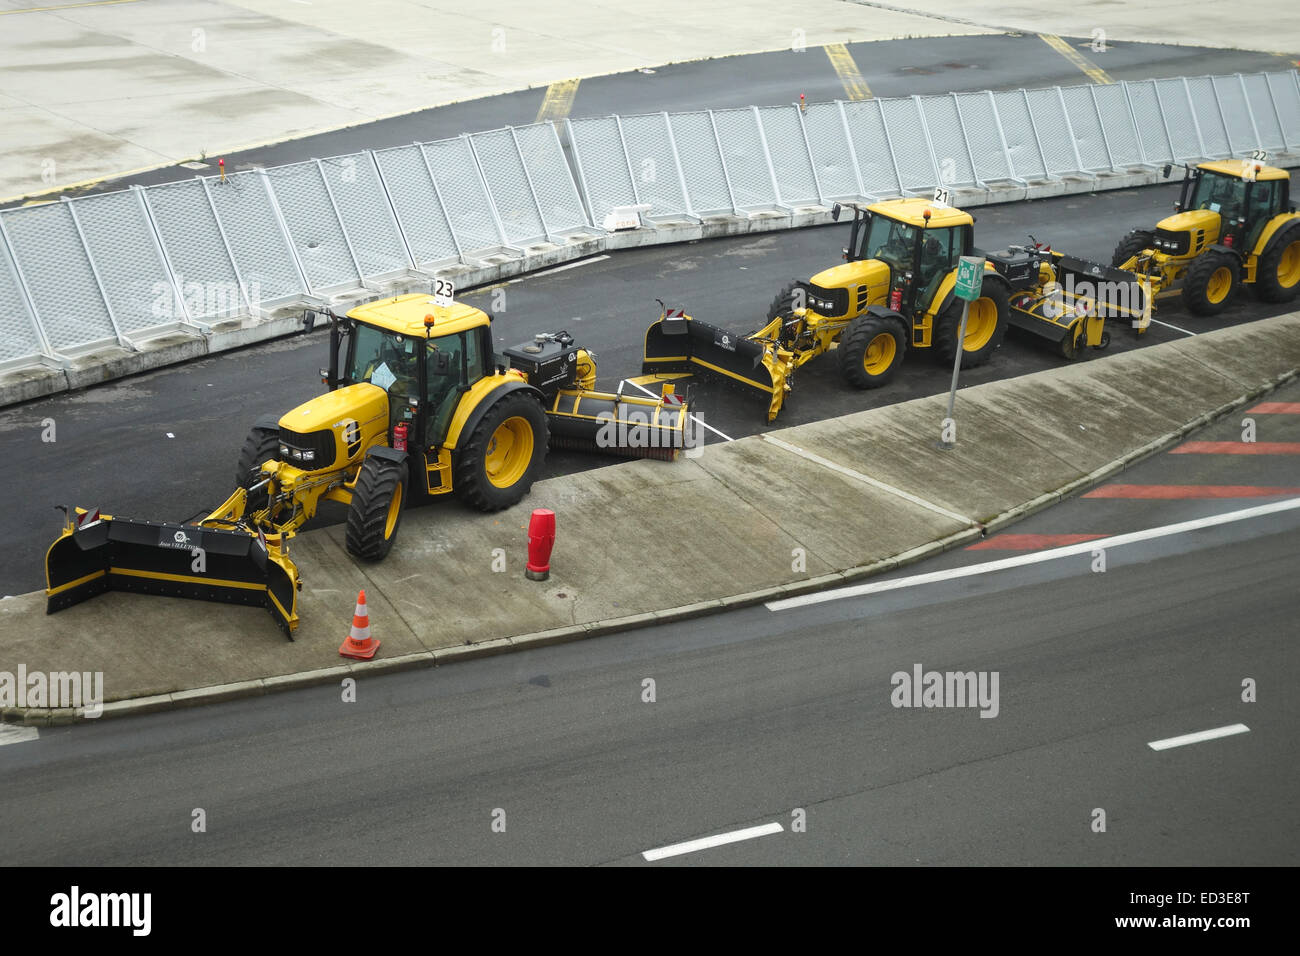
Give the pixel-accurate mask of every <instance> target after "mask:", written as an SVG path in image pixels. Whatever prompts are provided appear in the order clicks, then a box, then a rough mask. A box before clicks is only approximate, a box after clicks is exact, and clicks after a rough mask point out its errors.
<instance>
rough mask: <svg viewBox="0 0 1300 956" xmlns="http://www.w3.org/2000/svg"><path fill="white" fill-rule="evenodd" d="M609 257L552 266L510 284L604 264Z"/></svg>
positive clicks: (595, 257)
mask: <svg viewBox="0 0 1300 956" xmlns="http://www.w3.org/2000/svg"><path fill="white" fill-rule="evenodd" d="M608 258H609V256H607V255H606V256H592V257H591V258H590V259H579V260H578V261H577V262H566V263H564V265H562V266H552V267H551V268H549V269H543V270H542V271H541V272H530V273H528V275H526V276H519V277H518V278H517V279H510V280H509V281H510V282H523V281H524V280H525V279H538V278H541V277H542V276H549V275H554V274H555V273H557V272H564V271H565V270H566V269H576V268H578V266H589V265H591V264H592V263H593V262H604V261H605V260H606V259H608Z"/></svg>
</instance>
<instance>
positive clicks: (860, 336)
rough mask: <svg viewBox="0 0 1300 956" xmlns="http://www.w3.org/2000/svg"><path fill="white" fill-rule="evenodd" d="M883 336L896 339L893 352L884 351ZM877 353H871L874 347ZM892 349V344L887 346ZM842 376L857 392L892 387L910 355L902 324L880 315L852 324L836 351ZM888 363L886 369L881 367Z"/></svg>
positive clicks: (865, 316) (891, 350)
mask: <svg viewBox="0 0 1300 956" xmlns="http://www.w3.org/2000/svg"><path fill="white" fill-rule="evenodd" d="M882 335H888V336H890V337H891V338H892V339H893V345H892V349H890V350H888V351H881V350H880V346H881V343H880V342H878V341H877V340H878V339H879V337H880V336H882ZM873 345H875V346H876V352H875V353H874V354H872V353H871V349H872V346H873ZM885 346H886V348H887V349H889V346H888V343H885ZM835 351H836V354H838V355H839V360H840V376H841V377H842V378H843V379H844V381H845V382H847V383H848V384H849V385H852V386H853V387H854V388H879V387H880V386H882V385H888V384H889V382H890V381H891V380H892V379H893V377H894V375H896V374H897V372H898V367H899V366H900V365H902V364H903V356H904V354H906V352H907V333H906V331H905V330H904V327H903V324H902V322H901V321H898V320H895V319H891V318H886V317H885V316H879V315H870V314H868V315H860V316H858V317H857V318H856V319H854V320H853V321H852V322H850V323H849V327H848V329H847V330H846V331H845V332H844V335H843V336H842V337H841V338H840V345H839V348H837V349H836V350H835ZM882 362H883V363H887V364H885V365H884V366H883V367H882V366H881V363H882Z"/></svg>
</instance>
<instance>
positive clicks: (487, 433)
mask: <svg viewBox="0 0 1300 956" xmlns="http://www.w3.org/2000/svg"><path fill="white" fill-rule="evenodd" d="M548 441H550V429H549V428H548V426H547V424H546V412H545V411H543V410H542V405H541V403H540V402H539V401H538V400H537V398H536V396H534V395H533V393H531V392H527V391H515V392H511V393H510V394H509V395H506V396H505V397H504V398H502V399H500V400H499V401H498V402H497V403H496V404H495V405H493V406H492V407H491V408H489V409H488V411H487V414H486V415H484V416H483V419H482V421H480V422H479V423H478V426H477V427H476V428H475V429H474V433H473V435H471V436H470V439H469V443H468V444H467V445H465V446H464V447H463V448H462V449H461V451H460V462H459V464H458V465H457V466H456V477H455V482H456V490H457V491H458V492H460V493H461V494H462V495H463V496H464V498H465V500H466V501H467V502H469V504H470V505H472V506H473V507H475V508H477V509H478V510H479V511H500V510H501V509H502V508H509V507H510V506H511V505H513V504H518V503H519V501H520V500H522V499H523V497H524V495H526V494H528V492H529V490H530V489H531V488H532V487H533V482H534V481H536V480H537V477H538V475H539V474H540V473H541V471H542V466H543V465H544V464H545V462H546V445H547V442H548Z"/></svg>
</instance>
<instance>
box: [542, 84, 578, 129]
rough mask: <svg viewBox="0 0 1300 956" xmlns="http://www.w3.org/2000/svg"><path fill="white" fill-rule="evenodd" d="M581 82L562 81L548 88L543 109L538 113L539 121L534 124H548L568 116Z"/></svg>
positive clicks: (543, 100) (543, 101)
mask: <svg viewBox="0 0 1300 956" xmlns="http://www.w3.org/2000/svg"><path fill="white" fill-rule="evenodd" d="M580 82H581V81H580V80H561V81H560V82H558V83H552V84H551V85H550V86H548V87H547V88H546V96H545V97H544V98H543V99H542V108H541V109H540V110H538V111H537V119H536V120H534V121H533V122H535V123H547V122H550V121H552V120H562V119H564V118H565V117H566V116H568V115H569V110H571V109H573V98H574V97H575V96H577V95H578V83H580Z"/></svg>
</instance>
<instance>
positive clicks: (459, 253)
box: [415, 134, 504, 269]
mask: <svg viewBox="0 0 1300 956" xmlns="http://www.w3.org/2000/svg"><path fill="white" fill-rule="evenodd" d="M461 135H464V134H461ZM415 150H416V152H418V153H419V154H420V160H421V161H422V162H423V163H424V171H425V172H426V173H428V174H429V185H430V186H432V187H433V195H434V196H435V197H436V198H437V200H438V207H439V208H440V209H441V210H442V217H443V218H444V219H446V220H447V231H448V232H449V233H451V242H452V245H454V246H455V247H456V258H458V259H459V260H460V261H461V264H462V265H465V264H466V259H465V250H464V249H462V248H461V247H460V236H458V235H456V224H455V223H454V222H452V221H451V210H450V209H448V208H447V204H446V203H445V202H444V201H443V199H442V190H441V189H439V188H438V177H437V176H435V175H433V167H432V166H430V165H429V154H428V153H426V152H425V151H424V144H423V143H416V144H415ZM473 152H474V150H473V147H471V148H470V153H471V155H472V154H473ZM474 162H475V164H477V163H478V159H477V158H475V160H474ZM482 178H483V175H482V173H480V174H479V180H480V181H482ZM483 188H484V191H486V190H487V187H486V186H484V187H483ZM489 202H490V200H489ZM492 215H493V217H494V218H495V216H496V210H495V209H493V210H492ZM496 223H497V229H498V230H499V229H500V228H501V221H500V220H496ZM502 238H504V236H503V237H502ZM415 267H416V268H417V269H418V268H419V267H420V264H419V262H416V264H415Z"/></svg>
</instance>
